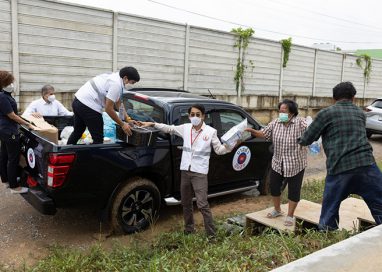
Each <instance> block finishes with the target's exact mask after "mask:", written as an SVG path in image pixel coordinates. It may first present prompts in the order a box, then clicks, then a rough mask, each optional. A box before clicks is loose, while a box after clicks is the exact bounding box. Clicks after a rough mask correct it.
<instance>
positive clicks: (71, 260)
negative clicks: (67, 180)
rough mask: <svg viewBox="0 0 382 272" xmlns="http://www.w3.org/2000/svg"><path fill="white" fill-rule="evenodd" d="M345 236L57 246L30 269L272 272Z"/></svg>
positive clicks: (178, 236)
mask: <svg viewBox="0 0 382 272" xmlns="http://www.w3.org/2000/svg"><path fill="white" fill-rule="evenodd" d="M347 237H349V234H348V233H347V232H336V233H321V232H314V231H308V232H307V233H305V234H304V235H299V236H296V235H294V234H291V233H289V234H283V233H279V232H276V231H272V230H266V231H265V232H264V233H263V234H262V235H258V236H242V235H240V234H238V233H236V234H233V235H230V236H226V234H225V232H224V231H223V230H220V231H219V232H218V236H217V238H216V240H214V241H213V242H211V241H209V240H208V239H206V238H205V237H204V235H203V234H195V235H189V236H184V235H183V234H182V233H180V232H174V233H165V234H163V235H161V236H160V237H158V238H157V239H156V240H155V241H154V242H153V243H151V244H149V245H136V247H124V246H115V247H114V248H113V250H112V251H111V252H106V251H105V250H104V249H102V247H101V246H100V245H95V246H94V247H93V248H92V249H91V250H90V251H89V252H83V251H78V250H68V249H63V248H60V247H57V248H55V249H54V250H53V253H52V254H51V255H50V256H49V257H47V258H46V259H45V260H43V261H41V262H39V263H38V264H37V265H36V266H35V267H33V268H29V269H28V270H27V271H44V272H45V271H132V272H134V271H139V272H142V271H206V272H207V271H269V270H270V269H273V268H276V267H278V266H281V265H283V264H286V263H288V262H291V261H293V260H296V259H298V258H301V257H303V256H305V255H307V254H310V253H311V252H314V251H316V250H318V249H321V248H323V247H326V246H328V245H331V244H333V243H336V242H338V241H341V240H343V239H346V238H347Z"/></svg>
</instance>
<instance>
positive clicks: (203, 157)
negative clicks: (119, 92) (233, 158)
mask: <svg viewBox="0 0 382 272" xmlns="http://www.w3.org/2000/svg"><path fill="white" fill-rule="evenodd" d="M188 115H189V118H190V121H191V123H186V124H182V125H179V126H175V125H171V126H170V125H166V124H161V123H154V122H141V125H142V126H143V127H148V126H151V127H155V128H156V129H159V130H160V131H162V132H165V133H169V134H175V135H177V136H179V137H182V138H183V148H182V149H183V152H182V160H181V164H180V170H181V184H180V194H181V203H182V206H183V216H184V224H185V230H184V233H185V234H191V233H193V232H194V231H195V229H194V217H193V204H192V198H193V196H194V193H195V197H196V204H197V206H198V208H199V210H200V212H201V213H202V215H203V220H204V228H205V230H206V233H207V236H208V237H214V236H215V234H216V229H215V226H214V222H213V219H212V213H211V210H210V206H209V204H208V200H207V193H208V192H207V191H208V180H207V174H208V167H209V160H210V153H211V146H212V147H213V149H214V151H215V153H216V154H218V155H223V154H226V153H228V152H231V151H232V150H230V149H228V147H227V146H225V145H223V144H221V143H220V140H219V138H218V137H217V132H216V129H214V128H212V127H210V126H208V125H206V124H205V123H204V118H205V108H204V106H203V105H200V104H194V105H192V106H191V107H190V108H189V109H188Z"/></svg>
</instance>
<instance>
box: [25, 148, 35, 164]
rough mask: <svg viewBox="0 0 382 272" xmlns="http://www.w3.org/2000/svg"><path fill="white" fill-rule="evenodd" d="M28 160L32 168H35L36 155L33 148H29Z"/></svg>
mask: <svg viewBox="0 0 382 272" xmlns="http://www.w3.org/2000/svg"><path fill="white" fill-rule="evenodd" d="M27 160H28V164H29V166H30V168H34V167H35V165H36V157H35V155H34V152H33V149H32V148H29V149H28V152H27Z"/></svg>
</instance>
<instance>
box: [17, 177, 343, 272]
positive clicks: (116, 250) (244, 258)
mask: <svg viewBox="0 0 382 272" xmlns="http://www.w3.org/2000/svg"><path fill="white" fill-rule="evenodd" d="M323 188H324V181H323V180H312V181H309V182H307V183H306V184H304V186H303V189H302V197H303V198H305V199H309V200H313V201H317V202H320V201H321V200H320V199H319V197H322V191H323ZM217 225H218V232H217V237H216V239H215V240H213V241H209V240H208V239H207V238H206V237H205V235H204V233H203V232H200V233H196V234H192V235H186V236H185V235H183V233H182V232H180V231H176V232H171V233H163V234H161V235H160V236H159V237H157V238H156V239H155V240H153V241H151V242H144V241H143V240H142V239H140V238H139V236H138V237H137V238H136V240H135V242H134V240H133V242H132V243H131V244H130V245H129V246H123V245H114V247H113V248H112V249H111V250H109V251H106V250H104V249H103V248H102V246H101V245H99V244H96V245H94V246H93V247H92V248H91V249H90V250H82V251H80V250H73V249H67V248H62V247H55V248H52V249H51V250H50V252H51V254H50V255H49V256H48V257H46V258H45V259H43V260H41V261H40V262H39V263H38V264H37V265H35V266H34V267H31V268H23V269H22V271H33V272H40V271H41V272H42V271H43V272H45V271H58V272H61V271H62V272H69V271H70V272H71V271H73V272H74V271H85V272H87V271H89V272H90V271H132V272H135V271H137V272H141V271H269V270H272V269H274V268H276V267H279V266H281V265H284V264H286V263H289V262H291V261H294V260H296V259H299V258H301V257H304V256H306V255H308V254H310V253H312V252H314V251H317V250H319V249H322V248H324V247H327V246H329V245H331V244H334V243H337V242H339V241H341V240H344V239H346V238H348V237H349V236H350V234H349V233H348V232H346V231H338V232H316V231H311V230H307V231H306V232H305V233H303V234H298V235H297V234H294V233H280V232H277V231H275V230H270V229H266V230H265V231H264V232H263V233H262V234H260V235H256V236H247V235H245V234H243V233H242V232H240V231H239V232H233V233H231V234H228V233H227V231H226V230H225V229H224V228H223V227H222V225H223V224H222V222H219V224H217ZM132 239H134V236H132ZM20 271H21V270H20Z"/></svg>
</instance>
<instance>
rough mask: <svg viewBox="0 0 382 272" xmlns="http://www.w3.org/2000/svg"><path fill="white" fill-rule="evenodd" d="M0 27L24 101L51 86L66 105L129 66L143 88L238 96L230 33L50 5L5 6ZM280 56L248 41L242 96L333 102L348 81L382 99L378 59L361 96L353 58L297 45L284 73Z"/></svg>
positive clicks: (15, 1) (22, 2)
mask: <svg viewBox="0 0 382 272" xmlns="http://www.w3.org/2000/svg"><path fill="white" fill-rule="evenodd" d="M0 27H1V29H2V31H1V32H0V62H1V63H2V65H1V67H2V68H1V69H6V70H9V71H12V72H13V73H14V74H15V76H16V78H17V79H18V83H19V90H20V92H19V95H20V101H21V102H25V103H26V102H29V101H31V100H32V99H33V98H35V97H37V96H39V93H38V91H39V89H40V88H41V86H42V85H44V84H47V83H50V84H52V85H54V86H55V88H56V91H58V92H62V93H67V94H68V99H69V98H70V97H71V95H72V92H74V91H76V90H77V89H78V88H79V87H80V86H81V85H82V84H83V83H84V82H86V81H87V80H88V79H89V78H91V77H93V76H95V75H97V74H100V73H103V72H106V71H112V70H117V69H119V68H121V67H123V66H126V65H129V66H135V67H136V68H137V69H138V70H139V72H140V74H141V78H142V80H141V82H140V83H139V86H141V87H168V88H179V89H187V90H189V91H191V92H194V93H200V94H208V90H211V92H212V93H214V94H218V95H226V96H232V97H235V96H236V95H237V94H236V90H235V82H234V80H233V78H234V74H235V69H236V61H237V58H238V49H237V48H234V46H233V45H234V43H235V36H234V35H233V34H231V33H228V32H222V31H216V30H211V29H203V28H199V27H194V26H188V25H182V24H176V23H171V22H166V21H161V20H156V19H149V18H144V17H139V16H134V15H128V14H122V13H115V12H112V11H108V10H102V9H97V8H91V7H84V6H80V5H73V4H67V3H62V2H58V1H50V0H48V1H44V0H33V1H30V0H0ZM281 51H282V49H281V44H280V43H279V42H277V41H270V40H264V39H258V38H252V39H251V41H250V44H249V47H248V49H247V53H246V56H245V59H246V62H247V69H246V72H245V78H244V83H245V91H244V92H243V94H242V95H243V96H245V95H249V96H253V95H255V96H257V95H268V96H279V95H280V91H281V92H282V94H283V95H295V96H316V97H328V96H331V89H332V88H333V86H334V85H335V84H337V83H338V82H340V81H344V80H349V81H352V82H353V83H354V84H355V86H356V88H357V89H358V91H359V93H360V94H361V97H362V96H363V95H364V96H365V97H366V98H374V97H378V96H381V91H380V86H382V61H380V60H373V62H372V65H373V70H372V73H371V79H370V82H369V84H367V85H366V92H365V93H364V94H363V90H364V79H363V71H362V69H361V68H359V67H358V66H357V65H356V57H355V56H352V55H344V54H342V53H337V52H327V51H321V50H315V49H312V48H308V47H302V46H297V45H293V46H292V49H291V53H290V58H289V62H288V65H287V67H286V68H284V69H282V67H281V62H282V59H281V58H282V54H281ZM12 52H13V54H12ZM359 96H360V95H359ZM23 97H24V98H23Z"/></svg>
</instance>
